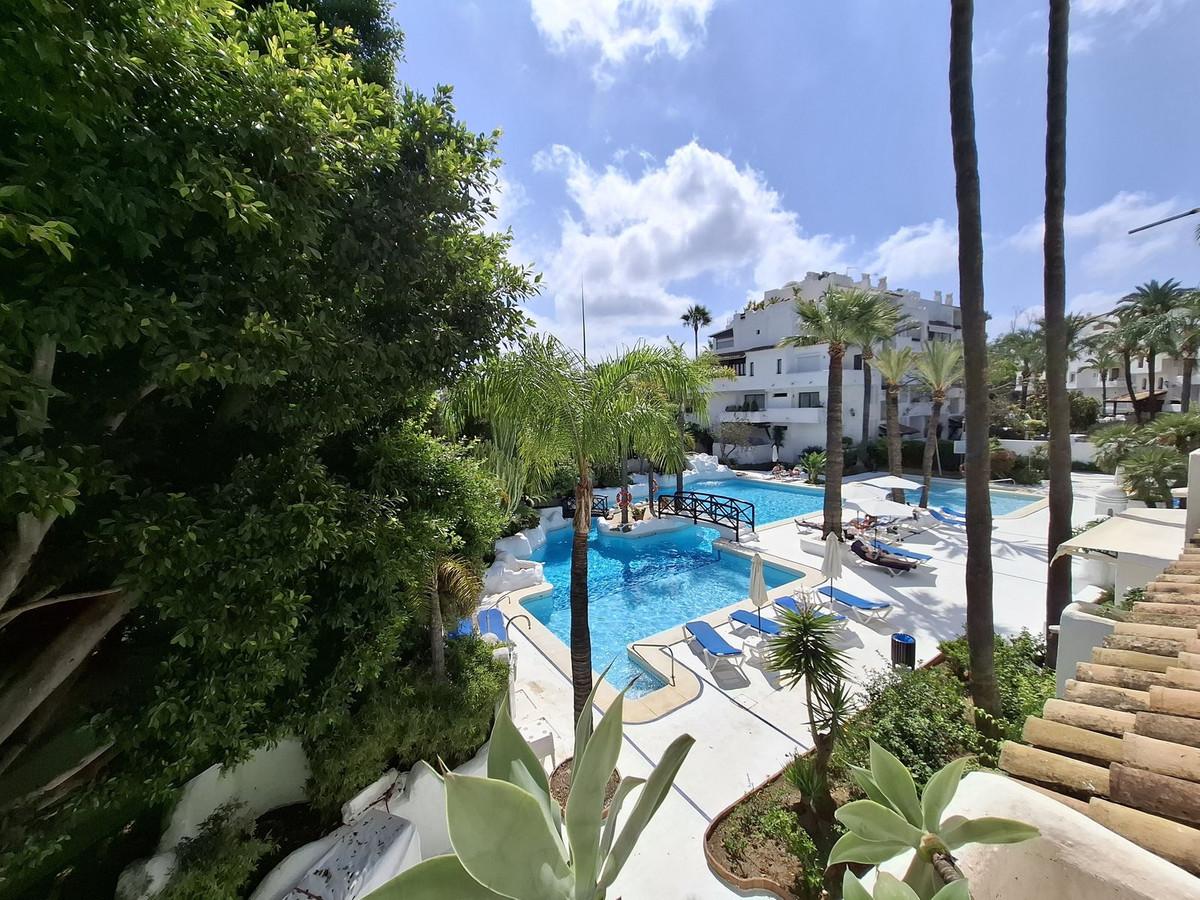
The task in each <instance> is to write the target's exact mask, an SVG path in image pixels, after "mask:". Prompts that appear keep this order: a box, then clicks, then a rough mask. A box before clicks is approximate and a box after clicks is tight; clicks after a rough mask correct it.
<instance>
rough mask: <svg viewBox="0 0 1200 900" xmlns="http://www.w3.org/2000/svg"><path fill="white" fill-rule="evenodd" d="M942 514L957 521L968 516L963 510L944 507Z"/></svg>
mask: <svg viewBox="0 0 1200 900" xmlns="http://www.w3.org/2000/svg"><path fill="white" fill-rule="evenodd" d="M942 512H944V513H945V514H946V515H948V516H954V517H955V518H956V519H965V518H966V517H967V514H966V513H965V512H963V511H962V510H961V509H955V508H954V507H953V506H943V507H942Z"/></svg>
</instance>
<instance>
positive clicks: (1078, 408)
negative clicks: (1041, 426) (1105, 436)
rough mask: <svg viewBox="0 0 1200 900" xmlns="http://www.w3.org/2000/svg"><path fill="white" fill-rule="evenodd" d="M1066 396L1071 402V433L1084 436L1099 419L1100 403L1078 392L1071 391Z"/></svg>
mask: <svg viewBox="0 0 1200 900" xmlns="http://www.w3.org/2000/svg"><path fill="white" fill-rule="evenodd" d="M1067 396H1068V397H1070V400H1071V431H1072V433H1074V434H1084V433H1086V432H1087V430H1088V429H1089V428H1091V427H1092V426H1093V425H1095V424H1096V421H1097V420H1098V419H1099V418H1100V401H1099V400H1097V399H1096V398H1095V397H1088V396H1087V395H1086V394H1081V393H1079V392H1078V391H1071V392H1070V393H1069V394H1068V395H1067Z"/></svg>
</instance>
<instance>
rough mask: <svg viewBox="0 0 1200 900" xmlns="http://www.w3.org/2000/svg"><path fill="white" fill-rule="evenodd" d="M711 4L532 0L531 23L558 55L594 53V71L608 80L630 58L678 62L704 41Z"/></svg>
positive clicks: (707, 0)
mask: <svg viewBox="0 0 1200 900" xmlns="http://www.w3.org/2000/svg"><path fill="white" fill-rule="evenodd" d="M714 3H715V0H531V11H532V13H533V22H534V24H535V25H536V26H537V29H538V31H540V32H541V33H542V36H543V37H545V38H546V40H547V41H548V42H549V44H550V46H551V48H553V49H554V50H555V51H556V52H558V53H567V52H569V51H572V50H575V49H584V50H587V51H589V52H598V54H599V60H598V61H597V63H596V67H595V69H594V70H593V74H594V76H595V77H596V79H597V80H598V81H601V82H604V81H608V80H610V79H611V77H612V69H613V68H614V67H616V66H619V65H620V64H622V63H624V62H626V61H627V60H628V59H630V58H635V57H643V58H648V57H651V56H653V55H655V54H656V53H668V54H670V55H671V56H673V57H675V58H676V59H682V58H683V57H684V56H686V55H687V54H688V53H689V52H690V51H691V50H692V49H693V48H694V47H696V46H697V45H698V44H699V43H700V42H701V41H703V39H704V31H705V24H706V23H707V21H708V16H709V13H710V12H712V8H713V4H714Z"/></svg>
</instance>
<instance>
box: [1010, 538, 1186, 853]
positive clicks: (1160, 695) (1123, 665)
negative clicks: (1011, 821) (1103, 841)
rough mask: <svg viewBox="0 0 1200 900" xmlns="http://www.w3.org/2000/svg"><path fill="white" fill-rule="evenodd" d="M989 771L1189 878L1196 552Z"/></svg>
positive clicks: (1153, 589) (1151, 588) (1154, 584)
mask: <svg viewBox="0 0 1200 900" xmlns="http://www.w3.org/2000/svg"><path fill="white" fill-rule="evenodd" d="M1021 738H1022V743H1016V742H1013V741H1007V742H1005V744H1004V746H1003V747H1002V749H1001V753H1000V768H1001V769H1003V770H1004V771H1005V772H1007V773H1008V774H1009V775H1011V776H1013V777H1014V778H1018V779H1020V780H1022V781H1025V782H1028V783H1030V784H1032V785H1034V786H1036V787H1039V788H1041V789H1043V790H1048V791H1050V792H1051V793H1053V794H1054V795H1055V796H1056V797H1057V798H1058V799H1060V800H1062V801H1063V802H1064V803H1067V804H1068V805H1071V806H1073V807H1075V808H1076V809H1079V810H1080V811H1082V812H1084V813H1086V814H1087V815H1088V816H1090V817H1091V818H1092V819H1094V820H1096V821H1097V822H1099V823H1100V824H1102V825H1104V826H1105V827H1107V828H1109V829H1111V830H1112V831H1115V832H1117V833H1118V834H1121V835H1123V836H1124V837H1126V838H1128V839H1129V840H1131V841H1133V842H1134V843H1136V844H1139V845H1140V846H1142V847H1145V848H1146V849H1147V850H1150V851H1151V852H1153V853H1156V854H1158V855H1159V856H1161V857H1163V858H1164V859H1167V860H1169V861H1171V862H1173V863H1175V864H1176V865H1178V866H1180V867H1182V868H1184V869H1186V870H1188V871H1189V872H1191V873H1193V874H1196V875H1200V543H1198V540H1197V538H1193V539H1192V541H1191V542H1190V543H1189V544H1188V546H1187V547H1186V548H1185V549H1184V551H1183V553H1182V554H1181V555H1180V557H1179V559H1178V560H1177V561H1176V562H1174V563H1172V564H1171V565H1170V566H1169V567H1168V568H1167V570H1166V572H1164V573H1163V574H1162V575H1159V576H1157V577H1156V578H1155V580H1154V581H1151V582H1150V583H1149V584H1148V585H1146V596H1145V600H1144V601H1143V602H1138V603H1135V604H1134V605H1133V609H1132V611H1130V612H1128V613H1126V614H1125V615H1124V617H1123V621H1119V622H1117V624H1116V627H1115V629H1114V631H1113V633H1112V634H1110V635H1109V636H1108V637H1106V638H1105V639H1104V644H1103V646H1100V647H1096V648H1094V649H1093V650H1092V659H1091V661H1090V662H1081V663H1079V664H1078V666H1077V668H1076V672H1075V678H1074V679H1072V680H1070V681H1068V682H1067V689H1066V694H1065V697H1064V698H1063V699H1053V700H1048V701H1046V705H1045V708H1044V709H1043V710H1042V715H1041V716H1030V717H1029V718H1028V719H1026V721H1025V728H1024V731H1023V733H1022V736H1021Z"/></svg>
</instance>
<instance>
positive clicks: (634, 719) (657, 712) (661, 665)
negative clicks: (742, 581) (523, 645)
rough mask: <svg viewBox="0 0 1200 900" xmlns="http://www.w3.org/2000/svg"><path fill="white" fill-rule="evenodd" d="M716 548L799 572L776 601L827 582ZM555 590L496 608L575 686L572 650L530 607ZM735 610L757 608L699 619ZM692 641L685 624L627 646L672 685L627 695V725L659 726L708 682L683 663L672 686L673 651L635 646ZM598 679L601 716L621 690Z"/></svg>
mask: <svg viewBox="0 0 1200 900" xmlns="http://www.w3.org/2000/svg"><path fill="white" fill-rule="evenodd" d="M713 547H714V549H720V550H721V551H723V552H728V553H732V554H735V555H738V556H743V557H746V558H750V557H752V556H753V555H754V553H756V552H759V553H760V555H761V556H762V557H763V562H764V563H767V564H768V565H772V566H775V567H777V568H780V569H784V570H786V571H788V572H794V573H795V574H796V576H797V577H796V578H795V579H793V580H791V581H788V582H786V583H784V584H782V585H780V586H779V587H777V588H772V589H770V590H768V591H767V596H768V597H769V598H770V599H771V600H775V599H776V598H778V597H785V596H789V595H790V594H791V593H792V591H794V590H796V588H797V587H799V586H800V584H801V582H803V581H805V580H806V579H807V580H809V583H812V581H813V580H816V581H819V580H820V579H821V573H820V572H818V571H817V570H816V569H813V568H810V567H809V566H805V565H802V564H800V563H796V562H793V561H791V560H786V559H783V558H782V557H779V556H775V555H773V554H770V553H761V551H754V550H748V549H746V548H744V547H739V546H738V545H736V544H733V543H731V542H729V541H726V540H720V541H716V542H714V544H713ZM553 590H554V588H553V585H551V584H550V583H549V582H543V583H542V584H539V585H534V586H532V587H527V588H521V589H519V590H515V591H510V592H509V593H507V594H505V595H504V596H503V597H502V598H501V599H500V601H499V602H497V603H496V604H495V607H496V608H497V609H499V610H500V611H501V612H502V613H503V614H504V618H505V621H507V622H508V627H509V628H515V629H516V630H517V631H519V632H520V633H521V634H522V635H523V636H524V637H525V639H526V640H527V641H529V643H531V644H532V645H533V646H534V648H535V649H536V650H537V651H538V652H539V653H541V654H542V656H543V657H545V658H546V660H547V661H548V662H549V663H550V664H551V665H552V666H553V667H554V668H555V669H557V670H558V672H559V674H561V675H562V676H563V677H564V678H566V679H567V681H568V682H569V681H570V680H571V651H570V649H569V648H568V647H567V645H566V644H564V643H563V642H562V641H561V640H559V639H558V637H557V636H556V635H555V634H554V633H553V632H552V631H551V630H550V629H549V628H547V627H546V626H545V625H544V624H542V623H541V622H540V621H539V620H538V619H537V617H536V616H534V615H533V614H532V613H530V612H529V611H528V610H527V609H526V608H525V604H526V603H527V602H528V601H530V600H536V599H538V598H539V597H544V596H545V595H546V594H548V593H550V592H551V591H553ZM735 609H749V610H753V609H754V605H753V604H752V603H751V602H750V600H749V598H742V599H741V600H739V601H738V602H737V603H731V604H728V605H727V606H723V607H721V608H719V609H715V610H712V611H711V612H708V613H705V614H704V615H702V616H698V617H697V619H698V620H701V621H705V622H707V623H708V624H710V625H712V626H713V627H714V628H715V627H717V626H718V625H723V624H725V623H726V622H727V621H728V619H729V614H730V613H731V612H733V611H734V610H735ZM687 640H688V637H687V634H686V632H685V631H684V628H683V623H680V624H678V625H672V626H671V627H670V628H667V629H665V630H664V631H660V632H658V633H657V634H653V635H650V636H648V637H641V638H638V639H637V640H635V641H631V642H630V643H629V644H627V645H626V647H625V652H626V653H627V654H628V655H629V657H630V658H631V659H632V660H633V661H634V663H635V664H637V665H639V666H641V667H642V668H646V669H649V670H651V671H652V672H653V673H654V674H655V676H657V677H658V678H659V679H661V680H662V681H664V682H667V684H666V685H665V686H664V687H661V688H658V689H657V690H654V691H651V692H650V693H648V694H646V695H645V696H643V697H629V696H626V697H625V700H624V703H623V710H622V712H623V714H622V716H621V719H622V721H623V722H625V723H626V724H627V725H637V724H643V723H646V722H653V721H654V720H656V719H660V718H662V717H663V716H665V715H667V714H668V713H671V712H674V711H675V710H677V709H679V708H680V707H682V706H685V705H687V704H688V703H691V702H692V701H693V700H695V699H696V698H697V697H699V696H700V691H701V690H702V682H701V680H700V678H699V677H698V676H697V675H696V673H695V672H693V671H692V669H691V668H690V667H689V666H687V665H683V664H680V663H679V662H678V661H677V663H676V665H675V667H674V672H675V683H674V684H670V679H671V669H672V667H671V656H670V654H669V653H667V652H666V651H664V650H662V649H660V648H658V647H651V648H646V652H644V653H643V652H642V651H641V650H635V649H634V646H635V645H642V644H665V645H667V646H670V647H672V648H673V647H674V646H675V645H677V644H685V643H686V642H687ZM697 659H698V658H697ZM592 679H593V681H594V682H599V685H600V686H599V688H597V690H596V698H595V702H596V705H597V706H598V707H599V708H600V711H601V712H607V711H608V708H609V707H610V706H612V703H613V701H614V700H615V699H616V698H617V693H618V691H617V689H616V688H615V687H613V685H611V684H610V683H609V682H608V681H605V680H601V679H600V674H599V673H598V672H596V671H595V670H593V671H592Z"/></svg>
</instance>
